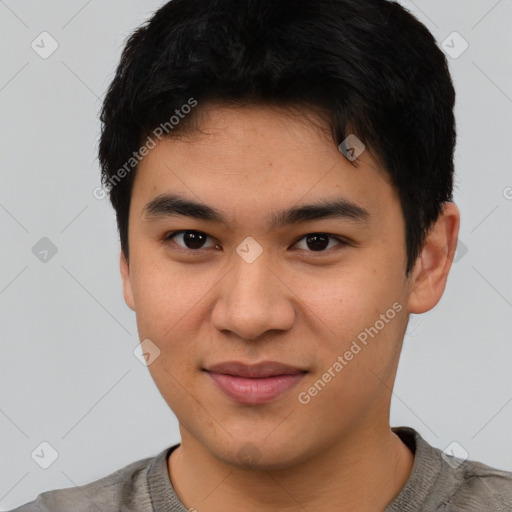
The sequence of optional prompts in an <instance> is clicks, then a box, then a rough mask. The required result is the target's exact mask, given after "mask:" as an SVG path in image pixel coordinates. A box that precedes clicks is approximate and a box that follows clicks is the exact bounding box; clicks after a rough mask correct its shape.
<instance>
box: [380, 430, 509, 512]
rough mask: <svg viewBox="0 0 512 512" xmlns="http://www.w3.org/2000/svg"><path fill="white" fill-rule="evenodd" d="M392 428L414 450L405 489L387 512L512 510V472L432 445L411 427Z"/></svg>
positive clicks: (487, 511)
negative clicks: (409, 511)
mask: <svg viewBox="0 0 512 512" xmlns="http://www.w3.org/2000/svg"><path fill="white" fill-rule="evenodd" d="M393 431H394V432H395V433H396V434H397V435H398V436H399V437H400V438H401V439H402V441H403V442H404V443H405V444H406V445H407V446H408V447H409V449H410V450H411V451H412V452H413V453H414V464H413V468H412V472H411V474H410V476H409V479H408V481H407V483H406V484H405V486H404V488H403V489H402V490H401V491H400V493H399V494H398V496H397V497H396V498H395V500H393V502H392V503H391V504H390V506H389V507H388V508H387V509H386V512H401V511H403V510H418V511H419V510H421V511H422V512H434V511H435V512H483V511H485V512H511V511H512V473H511V472H509V471H503V470H500V469H496V468H493V467H490V466H488V465H486V464H483V463H481V462H477V461H473V460H463V459H460V458H457V457H454V456H450V455H448V454H447V453H445V452H443V451H441V450H440V449H439V448H436V447H434V446H431V445H430V444H429V443H427V441H425V439H423V438H422V437H421V436H420V434H419V433H418V432H416V431H415V430H414V429H412V428H409V427H397V428H394V429H393Z"/></svg>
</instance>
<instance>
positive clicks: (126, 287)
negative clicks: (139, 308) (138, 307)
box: [119, 250, 135, 311]
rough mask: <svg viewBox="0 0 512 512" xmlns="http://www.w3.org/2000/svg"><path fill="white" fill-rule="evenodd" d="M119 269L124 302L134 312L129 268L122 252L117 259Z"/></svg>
mask: <svg viewBox="0 0 512 512" xmlns="http://www.w3.org/2000/svg"><path fill="white" fill-rule="evenodd" d="M119 267H120V270H121V280H122V282H123V296H124V301H125V302H126V305H127V306H128V307H129V308H130V309H132V310H133V311H135V301H134V300H133V290H132V282H131V279H130V266H129V264H128V261H127V260H126V257H125V255H124V253H123V251H122V250H121V255H120V258H119Z"/></svg>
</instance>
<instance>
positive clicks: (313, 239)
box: [297, 233, 346, 252]
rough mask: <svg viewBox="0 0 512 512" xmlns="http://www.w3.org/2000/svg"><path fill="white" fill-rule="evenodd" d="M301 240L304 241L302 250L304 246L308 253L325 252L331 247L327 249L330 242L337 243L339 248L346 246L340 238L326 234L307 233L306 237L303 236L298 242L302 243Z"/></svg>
mask: <svg viewBox="0 0 512 512" xmlns="http://www.w3.org/2000/svg"><path fill="white" fill-rule="evenodd" d="M302 240H304V241H305V244H303V247H302V248H304V245H305V250H307V251H308V252H326V249H327V248H329V249H331V248H332V246H331V247H329V241H330V240H335V241H337V242H338V245H341V246H343V245H346V243H345V242H344V241H343V240H341V239H340V238H338V237H335V236H332V235H328V234H326V233H309V234H308V235H305V236H303V237H302V238H301V239H300V240H299V242H302ZM299 242H297V243H299Z"/></svg>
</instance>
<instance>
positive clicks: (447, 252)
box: [408, 203, 460, 314]
mask: <svg viewBox="0 0 512 512" xmlns="http://www.w3.org/2000/svg"><path fill="white" fill-rule="evenodd" d="M459 226H460V213H459V209H458V208H457V206H456V205H455V203H445V204H444V207H443V211H442V213H441V215H440V216H439V218H438V219H437V221H436V222H435V224H434V225H433V226H432V227H431V229H430V231H429V233H428V235H427V238H426V240H425V244H424V245H423V248H422V250H421V252H420V255H419V256H418V259H417V260H416V265H415V267H414V270H413V273H412V277H411V293H410V295H409V303H408V307H409V312H410V313H416V314H419V313H425V312H426V311H429V310H430V309H432V308H433V307H434V306H435V305H436V304H437V303H438V302H439V301H440V300H441V297H442V295H443V292H444V289H445V287H446V281H447V279H448V273H449V272H450V268H451V265H452V262H453V257H454V255H455V250H456V248H457V237H458V234H459Z"/></svg>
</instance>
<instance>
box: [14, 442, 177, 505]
mask: <svg viewBox="0 0 512 512" xmlns="http://www.w3.org/2000/svg"><path fill="white" fill-rule="evenodd" d="M167 450H169V448H166V449H165V450H164V451H162V452H160V453H159V454H158V455H157V456H154V457H147V458H144V459H140V460H138V461H136V462H132V463H130V464H128V465H127V466H124V467H122V468H121V469H118V470H116V471H114V472H113V473H111V474H109V475H107V476H104V477H102V478H100V479H98V480H95V481H93V482H90V483H88V484H85V485H80V486H75V487H70V488H66V489H55V490H52V491H46V492H43V493H41V494H39V496H37V498H36V499H35V500H34V501H32V502H30V503H26V504H25V505H22V506H21V507H18V508H16V509H14V510H12V511H11V512H68V511H69V510H73V512H89V511H90V512H92V511H94V512H98V510H101V511H102V512H111V511H112V512H114V511H116V512H117V511H118V510H126V511H129V510H133V511H135V510H137V511H139V512H144V511H145V510H148V511H152V506H151V497H150V492H149V489H148V483H147V470H148V468H149V467H150V466H151V464H152V463H153V462H154V461H155V460H156V459H158V458H160V457H162V456H165V453H166V452H167Z"/></svg>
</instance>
